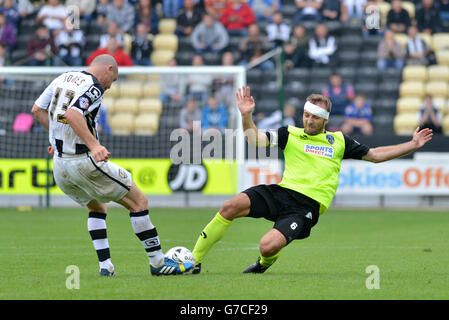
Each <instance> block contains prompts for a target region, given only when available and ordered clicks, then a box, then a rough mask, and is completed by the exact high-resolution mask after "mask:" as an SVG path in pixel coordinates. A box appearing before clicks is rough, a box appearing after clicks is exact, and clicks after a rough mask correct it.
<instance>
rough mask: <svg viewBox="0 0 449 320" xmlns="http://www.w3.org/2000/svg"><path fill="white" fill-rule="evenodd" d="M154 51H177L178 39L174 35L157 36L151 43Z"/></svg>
mask: <svg viewBox="0 0 449 320" xmlns="http://www.w3.org/2000/svg"><path fill="white" fill-rule="evenodd" d="M153 46H154V50H157V51H158V50H169V51H174V52H176V51H177V50H178V37H177V36H176V35H174V34H157V35H156V36H155V37H154V42H153Z"/></svg>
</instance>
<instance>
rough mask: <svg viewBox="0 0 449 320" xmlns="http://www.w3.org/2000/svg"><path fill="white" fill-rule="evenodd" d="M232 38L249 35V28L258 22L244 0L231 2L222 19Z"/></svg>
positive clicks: (232, 0) (231, 0)
mask: <svg viewBox="0 0 449 320" xmlns="http://www.w3.org/2000/svg"><path fill="white" fill-rule="evenodd" d="M220 21H221V23H222V24H223V25H224V27H225V28H226V29H227V30H228V32H229V35H231V36H243V37H244V36H246V35H248V27H249V26H250V25H252V24H253V23H255V22H256V17H255V16H254V13H253V11H252V10H251V7H250V6H248V5H247V4H246V3H243V0H230V1H229V2H228V5H227V6H226V8H225V11H224V12H223V14H222V15H221V18H220Z"/></svg>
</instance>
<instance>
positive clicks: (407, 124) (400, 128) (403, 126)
mask: <svg viewBox="0 0 449 320" xmlns="http://www.w3.org/2000/svg"><path fill="white" fill-rule="evenodd" d="M393 127H394V131H395V132H396V134H397V135H400V136H401V135H412V134H413V132H414V131H415V129H416V128H417V127H418V115H417V113H401V114H398V115H396V116H395V117H394V122H393Z"/></svg>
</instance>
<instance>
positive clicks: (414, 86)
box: [399, 81, 426, 98]
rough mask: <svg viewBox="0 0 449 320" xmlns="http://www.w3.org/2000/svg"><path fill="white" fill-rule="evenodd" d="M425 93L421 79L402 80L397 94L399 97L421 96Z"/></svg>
mask: <svg viewBox="0 0 449 320" xmlns="http://www.w3.org/2000/svg"><path fill="white" fill-rule="evenodd" d="M425 93H426V91H425V87H424V83H423V82H422V81H404V82H402V83H401V84H400V86H399V95H400V96H401V97H418V98H423V97H424V95H425Z"/></svg>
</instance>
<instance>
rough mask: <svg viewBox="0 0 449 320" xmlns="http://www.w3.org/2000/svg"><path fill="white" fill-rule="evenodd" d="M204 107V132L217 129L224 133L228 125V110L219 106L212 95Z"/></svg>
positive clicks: (202, 124)
mask: <svg viewBox="0 0 449 320" xmlns="http://www.w3.org/2000/svg"><path fill="white" fill-rule="evenodd" d="M207 102H208V103H207V104H206V105H205V106H204V107H203V115H202V122H201V126H202V128H203V130H207V129H217V130H220V131H221V132H224V130H225V129H226V127H227V125H228V108H226V107H225V106H224V105H222V104H219V103H218V102H217V99H216V98H215V96H214V95H210V96H209V99H207Z"/></svg>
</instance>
